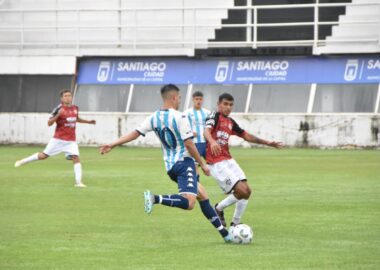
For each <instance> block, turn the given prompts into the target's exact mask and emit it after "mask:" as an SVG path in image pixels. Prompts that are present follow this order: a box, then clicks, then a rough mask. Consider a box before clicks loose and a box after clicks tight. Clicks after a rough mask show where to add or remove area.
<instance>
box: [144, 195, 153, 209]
mask: <svg viewBox="0 0 380 270" xmlns="http://www.w3.org/2000/svg"><path fill="white" fill-rule="evenodd" d="M152 210H153V195H152V194H151V193H150V191H149V190H146V191H144V211H145V213H147V214H150V213H152Z"/></svg>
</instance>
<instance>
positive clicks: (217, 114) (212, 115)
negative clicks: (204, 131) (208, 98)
mask: <svg viewBox="0 0 380 270" xmlns="http://www.w3.org/2000/svg"><path fill="white" fill-rule="evenodd" d="M219 115H220V113H219V112H218V111H210V113H209V115H208V118H214V119H215V118H219Z"/></svg>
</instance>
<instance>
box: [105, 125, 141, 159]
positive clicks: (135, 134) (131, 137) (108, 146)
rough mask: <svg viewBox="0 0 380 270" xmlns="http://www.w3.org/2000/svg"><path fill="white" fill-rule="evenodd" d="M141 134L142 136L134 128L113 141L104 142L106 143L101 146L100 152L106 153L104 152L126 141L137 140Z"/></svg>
mask: <svg viewBox="0 0 380 270" xmlns="http://www.w3.org/2000/svg"><path fill="white" fill-rule="evenodd" d="M139 136H140V133H139V132H138V131H137V130H134V131H132V132H130V133H128V134H126V135H124V136H122V137H120V138H119V139H117V140H116V141H114V142H113V143H110V144H104V145H102V146H100V149H99V153H100V154H102V155H104V154H106V153H108V152H110V151H111V150H112V149H113V148H114V147H115V146H118V145H122V144H125V143H129V142H131V141H133V140H136V139H137V138H138V137H139Z"/></svg>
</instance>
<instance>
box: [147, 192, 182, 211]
mask: <svg viewBox="0 0 380 270" xmlns="http://www.w3.org/2000/svg"><path fill="white" fill-rule="evenodd" d="M154 203H155V204H162V205H166V206H170V207H177V208H182V209H187V208H189V200H188V199H186V198H185V197H182V196H181V195H178V194H172V195H154Z"/></svg>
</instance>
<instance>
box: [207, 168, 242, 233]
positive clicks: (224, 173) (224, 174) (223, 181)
mask: <svg viewBox="0 0 380 270" xmlns="http://www.w3.org/2000/svg"><path fill="white" fill-rule="evenodd" d="M209 168H210V172H211V175H212V176H213V177H214V178H215V180H216V181H217V183H218V184H219V186H220V188H221V189H222V190H223V191H224V193H226V194H228V195H227V197H226V198H225V199H223V200H222V201H220V202H219V203H217V204H216V205H215V211H216V213H217V214H218V216H219V218H220V220H221V221H222V224H223V225H224V226H226V221H225V218H224V209H225V208H226V207H228V206H230V205H232V204H235V203H237V202H238V201H239V198H237V197H236V196H235V194H234V193H232V190H233V188H234V186H235V185H236V184H237V183H238V181H239V179H238V177H237V176H236V175H235V174H234V171H233V170H231V166H229V161H228V160H223V161H221V162H218V163H216V164H214V165H210V166H209Z"/></svg>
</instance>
